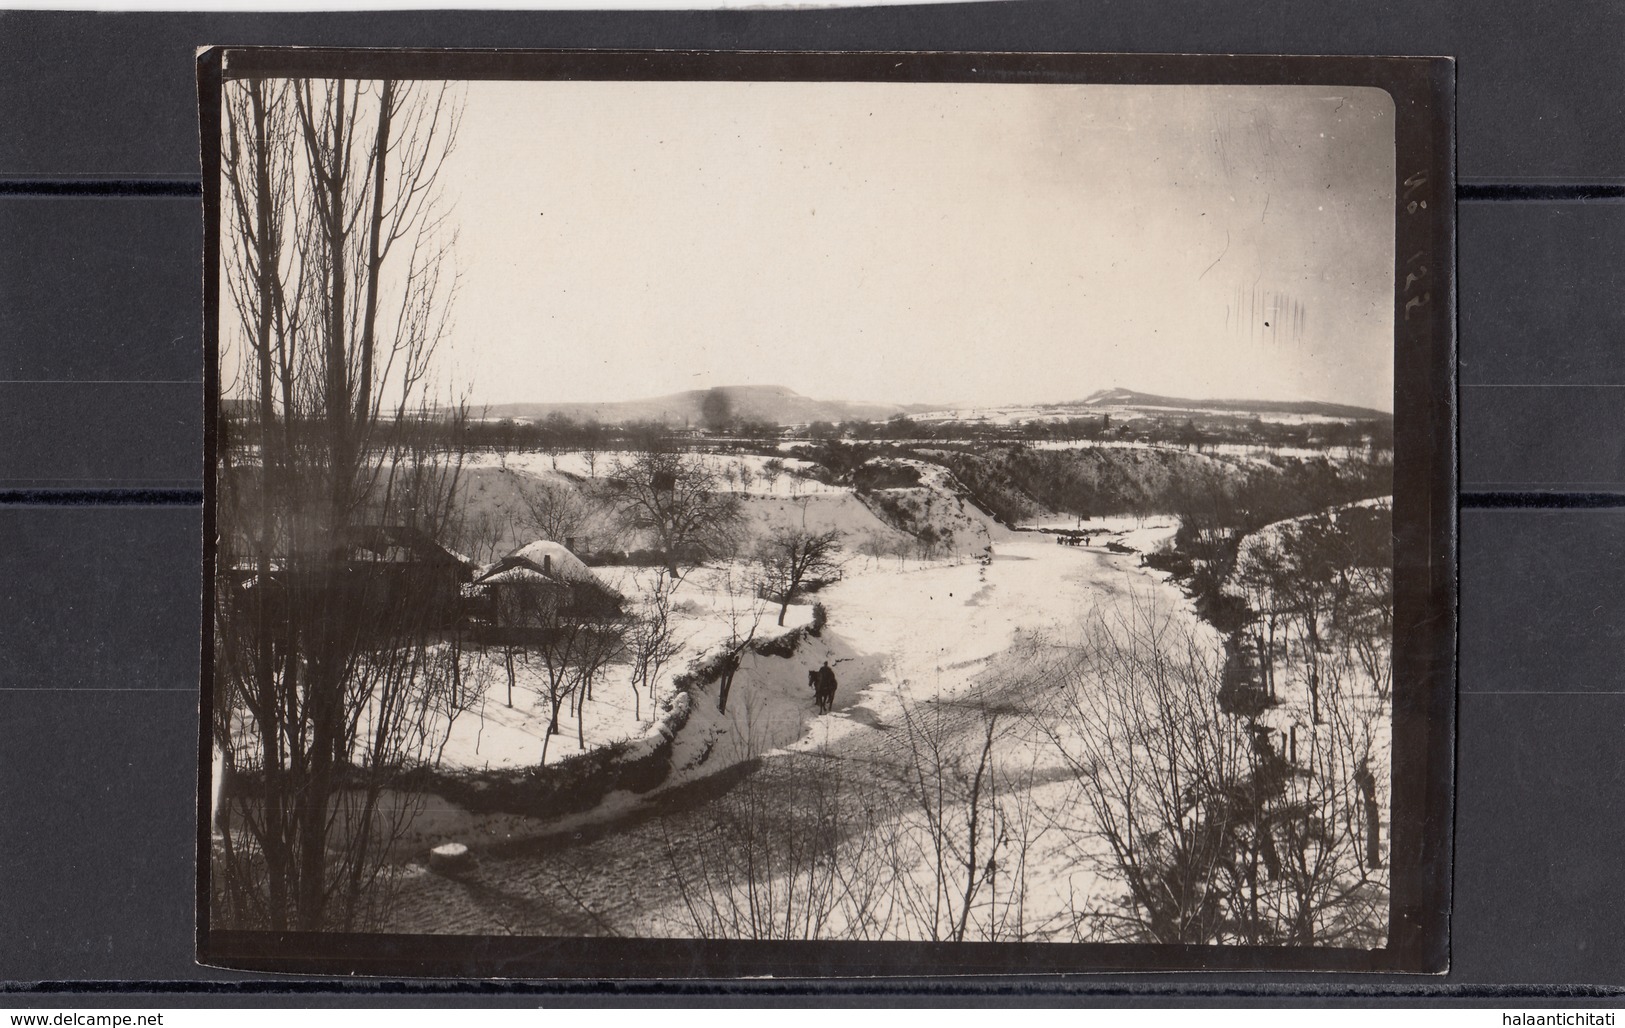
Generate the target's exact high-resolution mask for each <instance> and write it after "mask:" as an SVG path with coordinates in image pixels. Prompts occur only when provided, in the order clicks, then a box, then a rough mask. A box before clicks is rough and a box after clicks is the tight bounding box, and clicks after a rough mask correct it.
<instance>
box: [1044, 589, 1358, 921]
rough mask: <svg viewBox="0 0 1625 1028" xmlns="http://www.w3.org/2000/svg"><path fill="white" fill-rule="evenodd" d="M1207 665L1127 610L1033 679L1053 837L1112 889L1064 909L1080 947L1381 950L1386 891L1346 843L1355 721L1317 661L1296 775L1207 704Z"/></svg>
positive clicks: (1259, 729) (1269, 734)
mask: <svg viewBox="0 0 1625 1028" xmlns="http://www.w3.org/2000/svg"><path fill="white" fill-rule="evenodd" d="M1221 664H1222V656H1221V654H1220V653H1219V651H1218V647H1216V646H1212V645H1209V644H1205V643H1203V642H1201V641H1200V640H1199V639H1198V637H1197V636H1196V635H1194V634H1193V633H1192V632H1191V631H1190V630H1189V629H1188V628H1184V627H1181V626H1180V624H1179V623H1178V622H1177V621H1175V620H1173V619H1171V618H1170V617H1168V616H1166V615H1159V614H1157V613H1156V612H1155V611H1154V610H1153V609H1151V607H1150V606H1149V605H1148V604H1146V603H1143V602H1136V603H1132V604H1130V605H1129V606H1128V607H1126V608H1125V609H1122V610H1119V611H1117V612H1116V613H1115V615H1114V616H1098V617H1096V618H1094V619H1092V620H1091V622H1090V625H1089V629H1088V631H1087V633H1086V635H1085V637H1084V638H1083V639H1082V640H1081V641H1080V642H1079V643H1078V644H1077V645H1076V646H1074V647H1072V648H1070V649H1069V650H1067V651H1066V655H1065V656H1064V657H1063V659H1061V660H1059V661H1057V662H1056V663H1055V664H1053V665H1052V666H1051V668H1050V669H1049V672H1048V673H1049V674H1051V675H1053V683H1054V690H1055V695H1056V696H1057V706H1056V709H1054V710H1053V711H1050V712H1048V714H1046V715H1045V716H1044V717H1042V718H1041V719H1039V724H1040V725H1041V726H1042V727H1043V730H1044V731H1045V732H1046V734H1048V735H1049V736H1050V738H1051V740H1052V741H1053V743H1054V744H1055V747H1056V750H1057V752H1059V753H1060V754H1061V756H1062V757H1063V759H1064V760H1065V761H1066V764H1067V766H1068V767H1069V768H1070V770H1071V772H1072V776H1073V779H1074V781H1075V783H1076V785H1077V795H1078V799H1077V803H1076V809H1077V810H1079V811H1081V812H1083V813H1084V814H1085V815H1086V816H1082V817H1075V818H1074V817H1068V816H1066V813H1065V811H1064V810H1063V811H1062V812H1059V813H1058V814H1057V818H1056V826H1057V828H1058V829H1059V830H1061V831H1062V832H1063V833H1065V834H1066V836H1067V837H1068V838H1069V839H1070V840H1071V842H1072V845H1073V847H1074V850H1075V852H1076V854H1077V857H1078V859H1079V861H1080V862H1081V863H1082V864H1084V865H1085V866H1086V867H1088V868H1089V869H1090V870H1092V871H1094V872H1095V873H1096V874H1097V875H1098V876H1099V877H1101V878H1102V879H1104V880H1106V881H1108V882H1112V883H1115V884H1116V885H1117V886H1118V887H1120V888H1121V889H1122V890H1123V892H1122V894H1120V895H1117V896H1105V897H1099V898H1098V902H1096V903H1095V904H1094V905H1093V906H1092V907H1090V908H1089V909H1087V910H1085V911H1082V912H1080V918H1079V924H1078V931H1079V935H1080V937H1082V938H1089V939H1097V940H1111V941H1139V942H1159V943H1186V944H1204V943H1248V944H1255V945H1257V944H1265V945H1328V944H1336V943H1340V942H1341V943H1348V944H1359V945H1378V944H1380V941H1381V939H1382V937H1383V936H1384V933H1385V931H1386V925H1385V923H1384V921H1383V917H1384V914H1385V911H1386V902H1387V900H1386V883H1385V881H1384V880H1383V878H1382V876H1381V874H1380V873H1379V872H1378V870H1377V869H1376V868H1375V867H1374V866H1373V864H1374V863H1375V862H1374V861H1371V860H1370V859H1369V858H1368V854H1367V853H1364V852H1362V849H1361V845H1360V841H1361V839H1362V829H1361V825H1362V819H1361V817H1360V814H1361V813H1362V810H1363V807H1364V806H1365V804H1364V797H1365V796H1366V795H1368V794H1369V793H1370V792H1372V791H1374V790H1372V789H1370V788H1369V787H1368V786H1367V785H1365V784H1362V776H1363V775H1364V774H1370V768H1371V767H1372V766H1373V765H1372V761H1373V754H1374V752H1375V751H1374V743H1373V731H1372V724H1373V722H1372V721H1371V719H1370V716H1369V715H1366V716H1363V717H1362V716H1356V713H1355V712H1356V710H1357V708H1356V707H1354V706H1351V705H1350V703H1349V701H1350V700H1351V699H1352V696H1351V694H1350V693H1349V692H1348V690H1345V689H1343V688H1342V676H1341V672H1340V671H1339V670H1338V669H1337V667H1336V666H1335V665H1331V664H1323V665H1322V668H1321V672H1322V674H1323V676H1324V678H1323V683H1322V689H1323V695H1322V697H1321V707H1322V710H1323V711H1324V712H1325V714H1326V718H1325V721H1324V723H1323V724H1321V725H1311V728H1310V734H1309V737H1308V739H1307V740H1306V749H1305V750H1304V751H1303V757H1302V760H1301V762H1299V763H1296V764H1295V763H1294V762H1293V760H1292V759H1290V757H1289V756H1288V755H1286V754H1283V753H1282V752H1281V750H1280V749H1278V748H1277V747H1276V745H1275V744H1274V741H1273V735H1274V733H1273V730H1272V729H1271V728H1269V727H1268V726H1267V725H1263V724H1260V723H1258V722H1257V721H1256V720H1253V719H1250V718H1245V717H1241V716H1236V715H1233V714H1231V713H1227V712H1226V711H1225V710H1223V709H1222V707H1221V705H1220V703H1219V700H1218V695H1219V683H1220V681H1221ZM1304 713H1307V710H1305V711H1304ZM1362 769H1363V771H1362ZM1372 777H1373V778H1374V777H1375V776H1374V775H1373V776H1372ZM1368 830H1369V829H1367V831H1368Z"/></svg>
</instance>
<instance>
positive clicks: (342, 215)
mask: <svg viewBox="0 0 1625 1028" xmlns="http://www.w3.org/2000/svg"><path fill="white" fill-rule="evenodd" d="M218 104H219V109H218V114H219V116H218V141H217V146H218V182H217V183H216V184H214V185H213V186H211V188H214V189H217V193H216V194H215V201H214V202H215V203H216V207H215V215H214V220H215V223H216V225H217V232H216V233H215V237H214V251H213V253H214V255H215V260H214V262H213V263H214V267H213V268H212V273H213V274H214V275H215V276H217V288H216V296H217V303H216V309H215V310H214V311H213V312H212V314H211V317H212V318H214V319H215V320H216V325H215V331H216V338H217V354H216V361H217V368H216V369H215V372H216V374H217V376H218V381H217V389H216V390H214V392H215V396H214V399H213V401H212V402H215V403H216V409H215V410H214V412H213V417H214V420H215V424H214V426H213V433H214V437H213V468H212V475H213V481H212V484H211V496H210V504H211V513H212V517H213V528H212V532H211V537H212V538H211V542H212V546H213V561H212V568H211V573H212V577H213V581H212V600H211V607H210V609H209V610H208V611H207V617H206V621H207V622H208V624H209V625H210V630H211V631H212V650H211V653H210V659H209V663H210V665H211V666H210V667H209V668H208V669H207V672H206V673H207V675H208V683H207V686H206V698H205V699H206V704H205V706H206V712H207V717H208V725H207V732H208V736H209V740H208V744H207V747H206V750H207V752H206V754H205V759H206V760H207V762H208V763H209V765H210V766H209V768H208V771H207V780H208V782H209V786H210V787H209V795H208V796H207V797H206V799H205V803H206V808H207V818H208V822H209V823H208V826H207V842H206V853H205V854H204V860H205V862H206V865H207V866H206V868H205V869H204V871H203V874H202V878H201V879H200V881H201V882H202V883H203V884H204V892H205V895H204V896H203V898H202V903H203V904H204V907H205V915H204V916H205V917H206V927H208V928H211V929H217V930H224V931H231V932H271V933H286V932H317V933H323V932H339V933H372V934H382V935H401V936H413V937H422V936H442V935H447V936H481V937H500V936H521V937H566V938H605V939H627V938H632V939H636V938H644V939H669V940H741V941H750V942H759V941H764V940H817V941H823V942H832V943H840V942H851V941H862V942H904V943H907V942H931V943H988V942H995V943H1053V944H1065V943H1072V944H1075V943H1138V944H1154V945H1174V944H1177V945H1195V946H1226V947H1247V946H1255V947H1280V948H1327V949H1343V950H1359V951H1367V950H1380V949H1383V948H1384V947H1385V946H1387V945H1388V944H1389V942H1390V932H1391V930H1392V928H1393V923H1394V922H1393V913H1392V910H1393V895H1394V883H1393V882H1392V881H1391V879H1390V875H1391V873H1394V872H1393V868H1394V865H1395V862H1396V861H1400V862H1401V863H1402V862H1403V861H1404V859H1407V858H1406V857H1404V856H1402V855H1400V854H1399V853H1398V852H1397V851H1396V850H1395V848H1394V846H1393V845H1392V840H1393V837H1394V833H1395V831H1396V825H1395V820H1396V814H1395V808H1394V802H1393V795H1394V793H1395V791H1396V790H1397V789H1398V788H1399V787H1400V786H1399V784H1398V783H1396V781H1395V777H1396V773H1398V772H1396V767H1397V766H1408V767H1411V768H1413V769H1414V768H1417V767H1421V766H1427V765H1426V764H1418V763H1417V762H1415V761H1412V762H1411V763H1410V764H1408V765H1406V764H1402V763H1401V762H1399V761H1396V759H1395V747H1396V744H1395V741H1394V739H1395V730H1394V729H1395V709H1396V702H1395V701H1396V695H1402V694H1403V690H1404V689H1406V688H1407V687H1408V686H1407V684H1406V682H1405V681H1404V678H1403V675H1401V676H1399V677H1398V678H1396V674H1395V668H1396V661H1395V657H1394V644H1395V628H1394V625H1395V617H1394V611H1395V566H1396V563H1395V551H1394V539H1395V523H1394V509H1395V482H1396V465H1395V452H1396V445H1395V425H1396V408H1395V395H1396V393H1395V385H1396V374H1395V367H1396V362H1395V352H1396V330H1397V328H1398V326H1396V311H1402V307H1401V306H1400V305H1398V304H1396V295H1398V294H1397V290H1398V289H1399V288H1400V286H1399V283H1398V281H1396V266H1401V265H1402V264H1403V261H1404V260H1405V259H1406V258H1407V255H1406V254H1402V253H1398V252H1397V251H1396V212H1400V211H1402V210H1403V208H1404V204H1405V202H1406V201H1407V200H1408V199H1411V197H1407V196H1405V195H1402V193H1403V190H1404V188H1405V186H1404V183H1405V180H1406V177H1407V174H1408V172H1407V170H1406V169H1402V168H1401V167H1400V166H1399V165H1398V163H1397V158H1396V124H1395V123H1396V108H1395V103H1394V100H1393V97H1392V96H1391V95H1390V93H1389V92H1387V91H1385V90H1383V89H1380V88H1375V87H1371V86H1359V85H1355V86H1329V85H1325V84H1292V83H1282V84H1258V83H1256V82H1255V83H1251V84H1200V83H1168V84H1155V83H1124V82H1116V83H1114V82H1060V81H1038V80H1033V81H1008V80H1005V81H864V80H849V81H813V80H782V79H778V78H775V77H773V76H764V77H763V78H761V79H760V80H750V79H749V78H748V77H746V78H741V77H737V76H735V77H732V78H728V79H717V78H706V77H703V76H702V77H698V78H691V79H680V78H677V77H675V76H668V77H665V78H663V79H662V80H653V79H648V78H642V79H640V78H637V77H627V78H623V79H615V78H613V77H604V76H599V77H596V78H590V79H589V78H572V77H552V76H548V75H542V76H539V77H535V78H529V79H524V78H494V77H490V76H485V77H478V78H458V77H425V76H423V75H421V74H419V75H412V76H403V77H400V78H388V77H379V76H376V75H372V74H370V73H369V74H362V75H355V76H351V75H348V74H345V73H343V71H342V69H339V70H335V72H334V73H333V74H331V75H328V76H325V77H317V76H306V75H272V74H258V73H252V74H251V73H239V72H238V71H236V70H234V68H233V66H232V64H231V63H230V62H229V61H228V62H227V63H226V65H225V73H224V76H223V81H222V82H221V84H220V94H219V98H218ZM1402 277H1403V276H1399V278H1402ZM1398 316H1399V317H1400V318H1401V320H1402V319H1403V316H1404V315H1403V313H1401V314H1399V315H1398ZM1447 758H1448V754H1446V759H1447ZM1411 831H1412V834H1416V833H1417V832H1419V831H1421V829H1419V828H1416V827H1414V826H1413V827H1412V829H1411Z"/></svg>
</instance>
